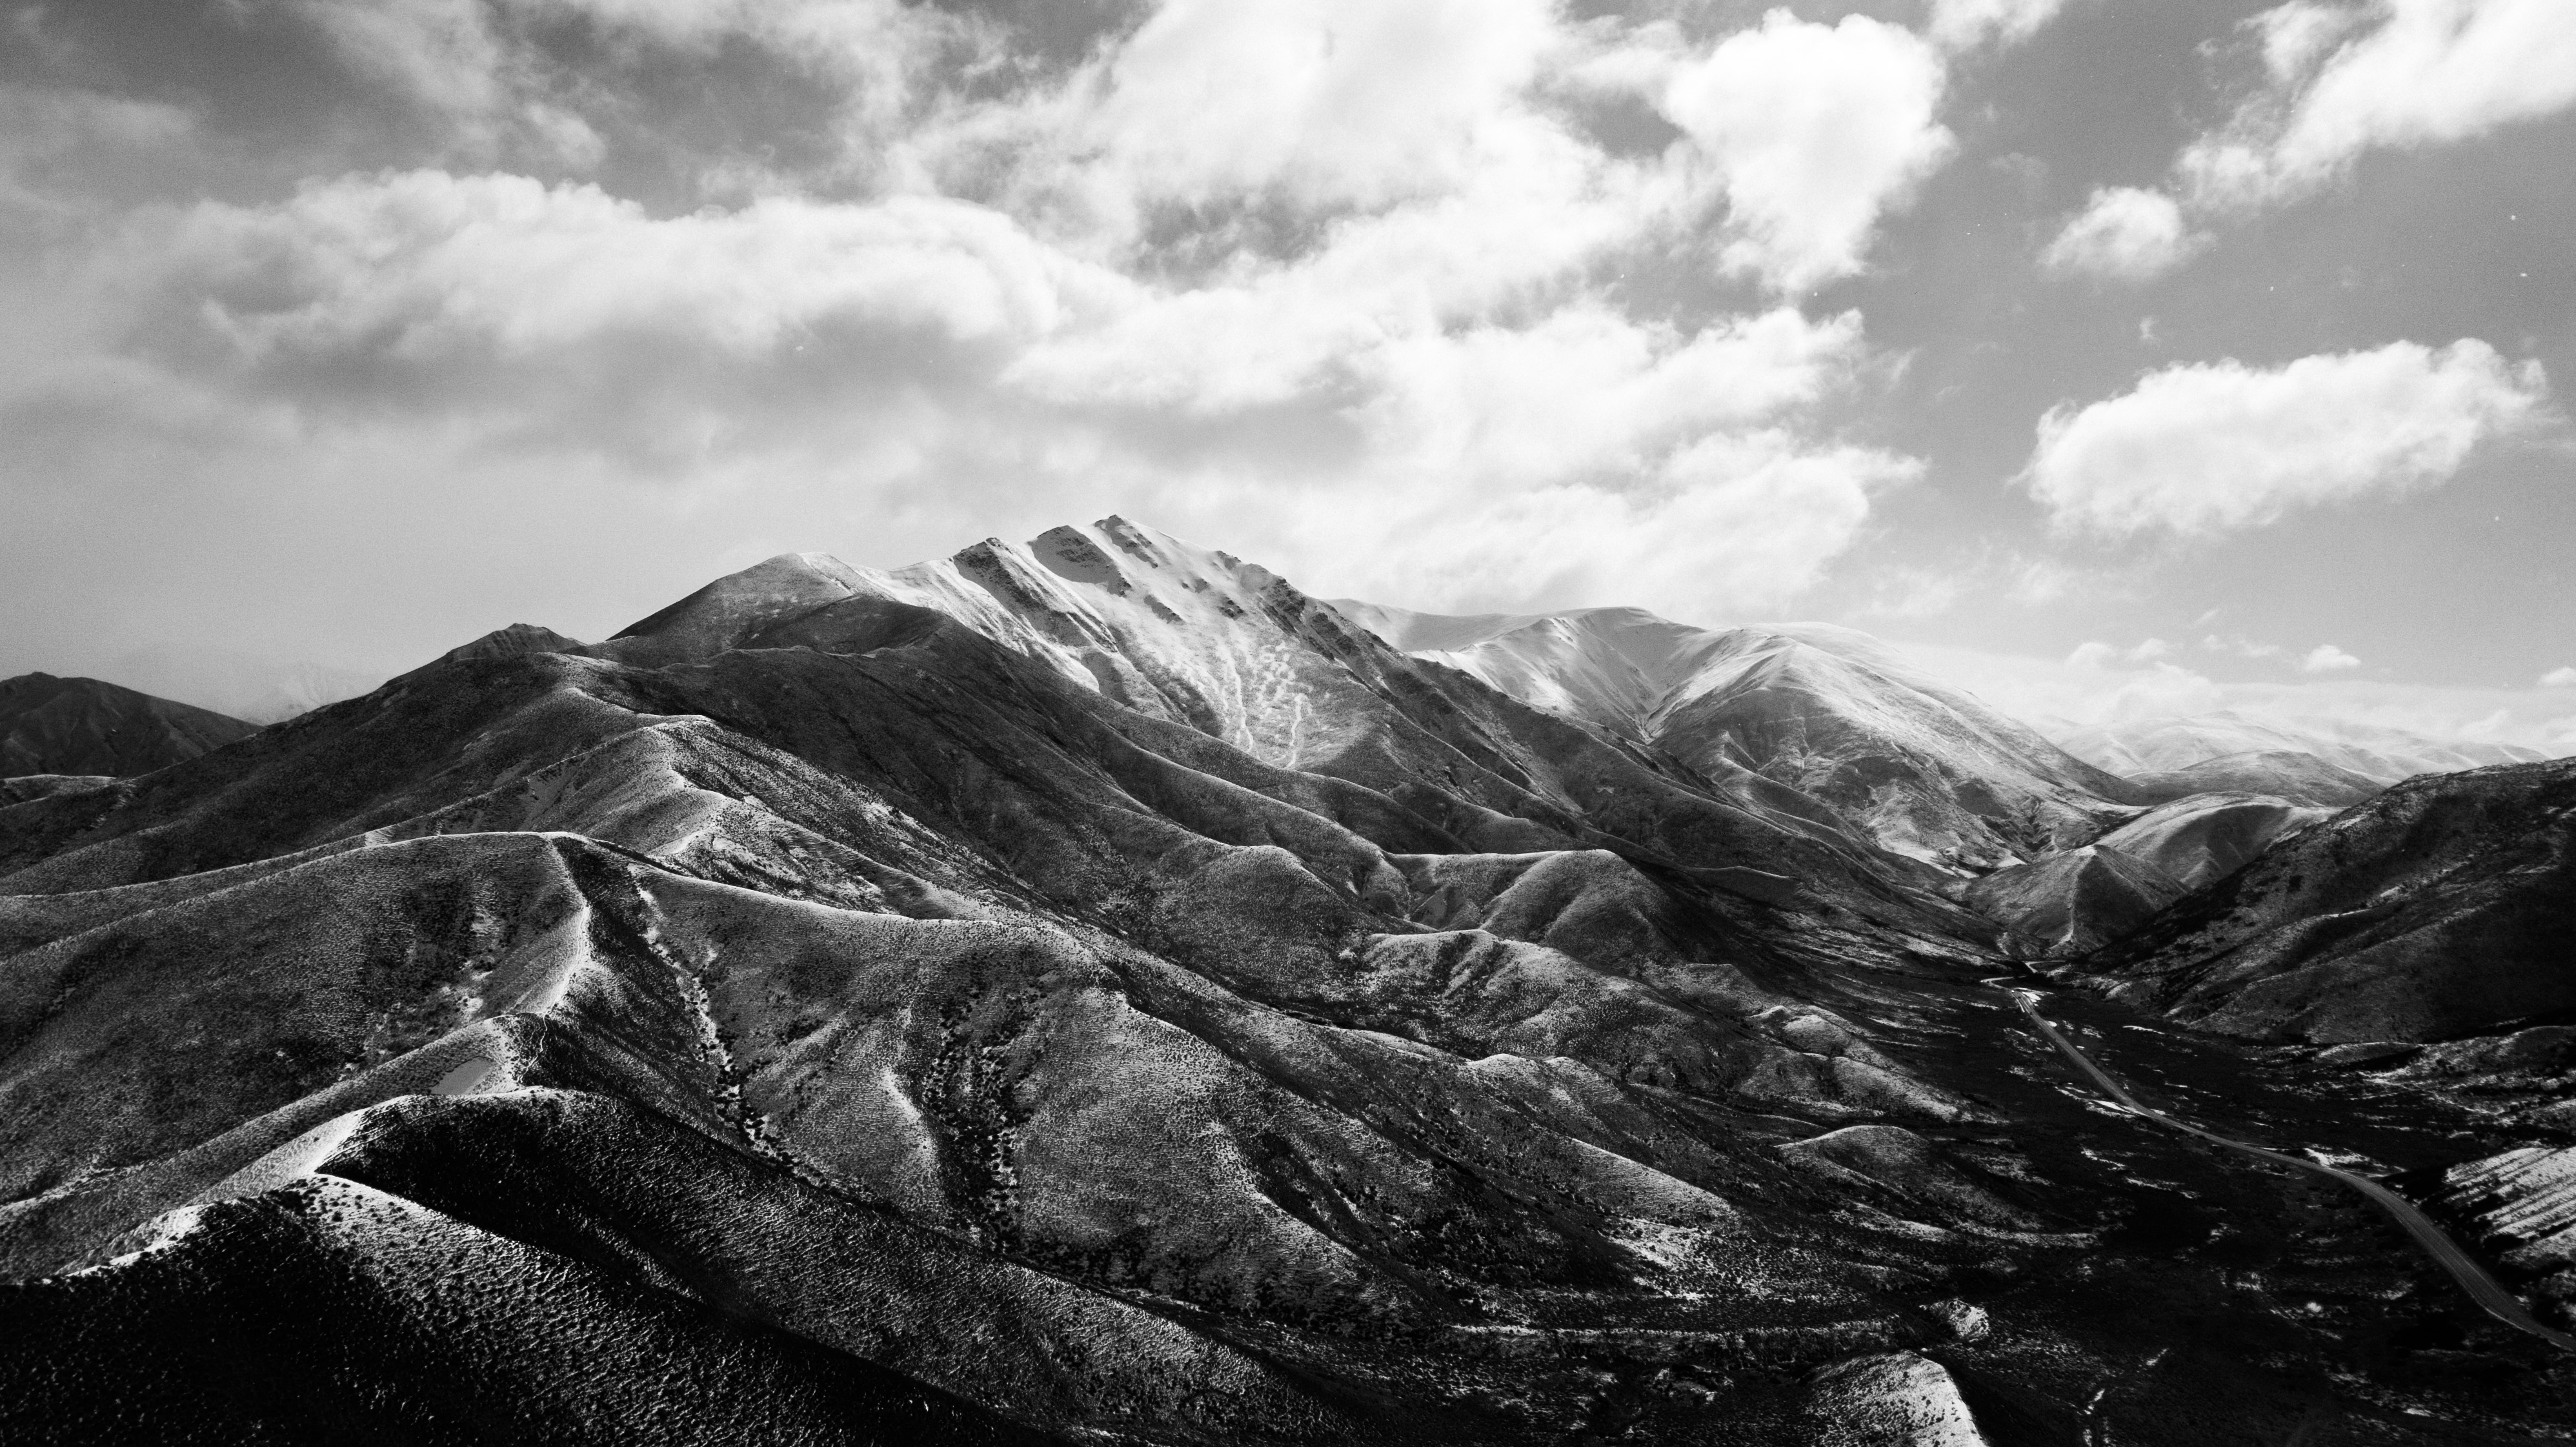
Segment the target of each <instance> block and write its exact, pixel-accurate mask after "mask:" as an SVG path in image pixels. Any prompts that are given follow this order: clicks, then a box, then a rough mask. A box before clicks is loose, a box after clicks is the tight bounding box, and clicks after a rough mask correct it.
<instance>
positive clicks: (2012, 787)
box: [1334, 601, 2135, 870]
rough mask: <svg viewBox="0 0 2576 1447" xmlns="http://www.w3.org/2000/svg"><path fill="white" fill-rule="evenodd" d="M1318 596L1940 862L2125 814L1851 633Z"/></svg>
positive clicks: (1571, 709) (2064, 834) (1421, 648)
mask: <svg viewBox="0 0 2576 1447" xmlns="http://www.w3.org/2000/svg"><path fill="white" fill-rule="evenodd" d="M1334 606H1336V607H1338V608H1340V609H1342V610H1343V612H1344V613H1345V614H1346V615H1347V616H1349V617H1351V618H1352V619H1353V621H1355V622H1359V623H1361V624H1362V625H1363V626H1366V627H1368V628H1370V629H1372V630H1373V631H1376V632H1377V633H1378V634H1379V636H1381V637H1383V638H1386V639H1387V640H1388V641H1389V642H1390V643H1392V644H1394V645H1395V646H1398V647H1402V648H1406V649H1408V650H1409V651H1412V652H1413V653H1414V654H1415V655H1416V656H1417V657H1421V658H1425V659H1429V660H1432V661H1435V662H1440V663H1446V664H1448V665H1450V666H1452V667H1455V668H1459V669H1463V670H1465V671H1466V672H1468V673H1471V674H1473V675H1475V676H1476V677H1478V678H1481V679H1483V680H1484V681H1485V682H1487V683H1489V684H1492V685H1493V686H1494V687H1496V688H1498V689H1501V690H1503V691H1504V692H1507V693H1510V694H1513V695H1515V696H1516V697H1519V698H1521V699H1524V700H1526V701H1528V702H1530V703H1534V704H1537V705H1539V706H1541V707H1544V708H1549V709H1553V710H1556V711H1558V712H1562V713H1566V714H1570V715H1572V716H1574V717H1577V718H1582V719H1585V720H1588V721H1590V722H1593V723H1595V724H1598V725H1600V726H1602V727H1604V728H1607V729H1610V730H1612V731H1614V732H1617V733H1619V734H1620V735H1622V736H1624V737H1627V738H1630V739H1633V740H1635V741H1637V742H1639V743H1641V744H1648V745H1652V746H1654V747H1656V748H1658V749H1660V750H1662V751H1664V752H1666V753H1668V754H1670V755H1672V756H1673V757H1675V758H1678V759H1680V760H1681V761H1682V762H1684V763H1686V764H1688V765H1690V766H1692V767H1693V768H1696V769H1699V770H1702V771H1703V772H1710V771H1722V770H1724V769H1727V768H1731V767H1741V768H1749V769H1752V770H1755V771H1757V772H1758V773H1760V774H1761V775H1762V776H1764V777H1766V778H1770V779H1774V780H1777V781H1778V782H1781V783H1784V784H1787V785H1789V786H1790V787H1792V788H1795V789H1798V790H1800V791H1802V792H1804V793H1806V794H1808V795H1810V796H1812V797H1815V798H1817V799H1820V800H1822V801H1823V802H1825V803H1827V804H1829V805H1831V806H1833V807H1834V808H1835V809H1836V810H1838V811H1839V812H1841V813H1842V814H1843V815H1844V817H1846V818H1849V819H1851V820H1853V821H1854V822H1855V823H1856V825H1857V826H1858V827H1860V828H1862V829H1863V830H1865V831H1866V832H1867V833H1868V834H1869V835H1870V836H1871V837H1873V838H1874V839H1876V840H1877V842H1878V843H1879V845H1880V846H1881V847H1882V848H1886V849H1889V850H1892V851H1894V852H1897V853H1900V854H1904V855H1908V856H1910V857H1913V858H1915V859H1919V860H1923V861H1925V862H1928V863H1932V864H1936V865H1940V866H1943V867H1947V868H1953V869H1971V870H1973V869H1990V868H1996V867H2000V866H2003V865H2008V864H2011V863H2014V862H2016V861H2017V860H2020V859H2023V858H2028V857H2031V856H2033V855H2036V854H2038V853H2042V852H2045V851H2047V850H2049V849H2052V848H2064V847H2068V846H2070V845H2073V844H2080V843H2082V842H2083V841H2084V840H2086V839H2089V838H2091V837H2093V836H2094V835H2096V834H2099V833H2100V832H2101V831H2102V830H2103V829H2104V828H2106V827H2109V826H2111V825H2113V824H2116V823H2119V822H2121V821H2122V820H2125V819H2126V818H2128V817H2129V816H2130V815H2131V814H2132V813H2134V812H2135V811H2134V809H2132V808H2130V807H2128V806H2127V804H2126V802H2125V801H2126V800H2127V798H2128V791H2127V790H2126V789H2125V787H2124V786H2123V785H2122V784H2121V783H2120V782H2119V781H2118V780H2117V779H2115V778H2112V777H2110V776H2108V775H2107V774H2105V773H2103V772H2102V771H2101V770H2099V769H2096V768H2094V767H2093V766H2091V765H2089V764H2087V763H2085V762H2084V761H2082V760H2080V759H2077V758H2075V757H2073V756H2071V755H2069V754H2068V753H2066V752H2065V751H2064V750H2062V749H2060V748H2058V747H2057V746H2056V745H2054V744H2051V743H2050V742H2048V740H2046V739H2044V738H2042V737H2041V736H2040V735H2039V734H2037V733H2036V732H2034V731H2032V730H2031V729H2029V728H2027V727H2024V726H2023V725H2021V724H2019V723H2016V722H2014V721H2013V720H2011V719H2008V718H2006V717H2004V716H2003V715H2002V714H1999V713H1997V712H1995V711H1994V710H1992V709H1990V708H1988V707H1986V706H1985V705H1984V704H1982V703H1979V702H1978V701H1977V700H1976V699H1974V698H1972V697H1970V696H1969V695H1967V694H1965V693H1962V692H1960V691H1958V690H1956V689H1952V688H1949V687H1947V686H1946V685H1943V684H1941V683H1939V682H1937V681H1935V680H1933V679H1931V678H1929V677H1926V676H1924V675H1923V674H1921V673H1918V672H1916V671H1915V670H1913V669H1912V668H1910V667H1909V666H1907V665H1906V664H1905V663H1904V662H1902V661H1901V660H1899V659H1898V658H1897V657H1895V656H1894V654H1893V653H1891V652H1890V651H1889V650H1887V649H1886V648H1884V647H1883V646H1881V645H1880V644H1878V643H1877V642H1876V641H1875V640H1873V639H1871V638H1869V637H1868V636H1867V635H1865V634H1861V633H1857V632H1854V631H1852V630H1850V629H1844V628H1834V627H1829V626H1826V625H1822V624H1789V625H1780V626H1775V627H1767V628H1728V629H1699V628H1691V627H1687V626H1685V625H1683V624H1679V623H1674V622H1672V621H1670V620H1668V619H1664V618H1659V617H1657V616H1655V615H1654V614H1652V613H1648V612H1645V611H1643V610H1641V609H1635V608H1587V609H1579V610H1575V611H1571V612H1566V613H1558V614H1550V615H1543V616H1535V617H1528V616H1511V615H1491V616H1487V617H1481V618H1463V617H1442V616H1438V615H1427V614H1418V613H1411V612H1408V611H1406V610H1403V609H1397V608H1389V607H1386V606H1383V605H1377V604H1367V603H1360V602H1355V601H1353V602H1343V601H1337V602H1336V603H1335V605H1334Z"/></svg>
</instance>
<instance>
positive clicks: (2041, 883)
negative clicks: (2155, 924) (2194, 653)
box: [1964, 789, 2377, 959]
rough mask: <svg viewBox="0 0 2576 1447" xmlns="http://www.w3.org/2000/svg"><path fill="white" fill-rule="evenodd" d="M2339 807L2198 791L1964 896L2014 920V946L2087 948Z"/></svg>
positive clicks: (2060, 953)
mask: <svg viewBox="0 0 2576 1447" xmlns="http://www.w3.org/2000/svg"><path fill="white" fill-rule="evenodd" d="M2373 792H2374V793H2375V792H2377V791H2376V790H2375V789H2374V790H2373ZM2333 813H2334V811H2333V810H2331V809H2322V808H2311V807H2303V806H2300V805H2296V804H2291V803H2288V802H2286V801H2284V800H2281V799H2277V798H2272V797H2268V796H2265V795H2259V794H2194V795H2192V796H2190V797H2188V798H2184V799H2178V800H2176V801H2174V802H2172V803H2170V804H2165V805H2161V806H2159V807H2157V808H2155V809H2151V810H2149V811H2147V812H2146V813H2144V814H2142V815H2140V816H2138V817H2137V818H2135V819H2133V820H2131V821H2129V822H2128V823H2126V824H2123V825H2121V826H2120V827H2119V828H2117V829H2114V830H2112V831H2111V832H2109V833H2108V834H2105V835H2103V836H2102V837H2101V838H2099V839H2096V840H2094V841H2093V842H2092V843H2091V844H2089V845H2087V846H2085V847H2084V848H2082V849H2077V850H2071V851H2068V852H2066V853H2062V854H2053V855H2050V856H2048V857H2046V858H2043V859H2040V860H2037V861H2034V862H2032V863H2029V864H2023V865H2017V866H2015V867H2013V868H2010V869H2000V870H1997V871H1995V872H1994V873H1992V874H1989V875H1987V876H1986V877H1985V878H1983V879H1980V880H1978V881H1977V882H1976V883H1974V884H1972V885H1970V886H1968V889H1967V893H1966V895H1965V896H1964V898H1965V899H1966V902H1967V903H1968V905H1969V907H1971V908H1973V909H1976V910H1978V911H1980V912H1982V913H1984V914H1985V915H1987V916H1988V917H1989V918H1992V919H1994V920H1995V921H1997V922H1998V923H2000V924H2003V925H2005V926H2007V928H2008V929H2009V931H2010V942H2011V944H2012V945H2013V947H2014V948H2016V949H2017V950H2019V951H2020V952H2022V953H2024V954H2031V955H2041V956H2047V957H2050V958H2059V959H2063V958H2069V957H2073V956H2078V955H2083V954H2087V953H2089V952H2091V951H2093V950H2097V949H2100V948H2102V947H2103V946H2104V945H2107V944H2110V943H2112V942H2113V941H2115V940H2118V939H2121V938H2122V937H2124V936H2126V935H2128V934H2130V933H2131V932H2133V931H2135V930H2136V929H2138V928H2139V927H2140V926H2142V925H2144V924H2146V923H2147V922H2148V920H2149V919H2150V918H2152V917H2153V916H2154V915H2155V914H2156V913H2157V912H2158V911H2159V910H2162V909H2163V908H2164V907H2165V906H2167V905H2169V904H2172V903H2173V902H2174V901H2175V900H2177V899H2180V898H2182V897H2183V896H2184V895H2186V894H2188V893H2190V892H2191V891H2192V890H2195V889H2199V888H2202V887H2204V886H2206V885H2208V884H2211V883H2213V882H2215V881H2217V880H2219V879H2223V878H2225V877H2226V876H2228V875H2230V874H2233V873H2235V872H2236V871H2237V870H2239V869H2242V868H2244V867H2245V866H2246V865H2247V864H2248V863H2250V862H2251V861H2253V860H2254V859H2255V858H2256V857H2257V856H2259V855H2260V854H2262V852H2263V851H2264V850H2265V849H2267V848H2269V847H2270V846H2271V845H2272V843H2273V841H2275V840H2277V839H2280V838H2282V837H2283V836H2285V835H2288V834H2292V833H2295V832H2296V831H2298V830H2300V829H2304V828H2306V827H2307V826H2309V825H2311V824H2314V823H2316V822H2318V821H2319V820H2322V819H2326V818H2329V817H2331V816H2332V815H2333Z"/></svg>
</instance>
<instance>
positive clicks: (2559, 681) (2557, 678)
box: [2540, 668, 2576, 688]
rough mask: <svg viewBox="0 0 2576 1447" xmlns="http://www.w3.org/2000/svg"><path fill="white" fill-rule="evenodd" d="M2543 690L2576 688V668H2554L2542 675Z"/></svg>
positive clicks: (2541, 684)
mask: <svg viewBox="0 0 2576 1447" xmlns="http://www.w3.org/2000/svg"><path fill="white" fill-rule="evenodd" d="M2540 686H2541V687H2542V688H2576V668H2553V669H2551V670H2549V671H2548V672H2547V673H2544V674H2542V675H2540Z"/></svg>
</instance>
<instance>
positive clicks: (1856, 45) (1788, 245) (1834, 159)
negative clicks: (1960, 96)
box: [1662, 10, 1954, 291]
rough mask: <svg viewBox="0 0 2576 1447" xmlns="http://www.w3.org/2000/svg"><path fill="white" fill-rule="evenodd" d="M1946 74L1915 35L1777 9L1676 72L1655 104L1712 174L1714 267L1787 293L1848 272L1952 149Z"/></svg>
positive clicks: (1868, 22)
mask: <svg viewBox="0 0 2576 1447" xmlns="http://www.w3.org/2000/svg"><path fill="white" fill-rule="evenodd" d="M1946 80H1947V72H1946V69H1945V66H1944V63H1943V61H1942V58H1941V55H1940V52H1939V51H1938V50H1936V49H1935V48H1934V47H1933V46H1932V45H1931V44H1930V43H1929V42H1928V41H1926V40H1925V39H1923V37H1921V36H1919V35H1916V34H1914V33H1913V32H1912V31H1909V30H1906V29H1903V28H1901V27H1899V26H1894V25H1888V24H1883V23H1881V22H1879V21H1875V20H1872V19H1869V18H1868V17H1866V16H1859V15H1853V16H1846V17H1844V18H1843V20H1842V21H1841V22H1840V23H1838V24H1835V25H1830V26H1828V25H1822V24H1816V23H1812V22H1807V21H1800V20H1798V19H1795V18H1794V17H1793V16H1791V15H1790V13H1789V12H1788V11H1786V10H1774V11H1772V12H1771V13H1770V14H1769V15H1767V16H1765V17H1764V18H1763V21H1762V23H1761V24H1760V25H1758V26H1756V27H1754V28H1753V29H1750V30H1743V31H1738V32H1737V33H1735V34H1734V35H1731V36H1728V37H1727V38H1726V39H1725V40H1723V41H1721V42H1719V44H1718V45H1717V46H1716V47H1715V48H1714V49H1712V50H1711V51H1709V53H1708V54H1707V55H1705V56H1702V57H1700V58H1698V59H1697V60H1693V61H1689V62H1687V63H1684V64H1682V65H1680V66H1678V67H1676V68H1675V70H1674V71H1673V73H1672V75H1671V78H1670V79H1669V81H1668V82H1667V83H1666V85H1665V88H1664V92H1663V96H1662V106H1663V111H1664V114H1665V116H1666V117H1667V118H1668V119H1670V120H1671V121H1672V122H1673V124H1674V125H1676V126H1679V127H1680V128H1681V129H1682V131H1683V132H1684V133H1685V134H1686V135H1687V136H1689V138H1690V139H1691V141H1692V143H1693V144H1694V145H1695V146H1696V147H1697V148H1698V149H1699V150H1700V151H1701V152H1703V153H1704V154H1705V155H1706V156H1707V157H1708V158H1709V159H1710V160H1711V161H1712V162H1713V163H1714V165H1715V166H1716V168H1717V170H1718V172H1719V175H1720V177H1721V178H1722V179H1721V185H1722V187H1723V190H1724V193H1725V197H1726V204H1727V226H1728V232H1729V239H1728V241H1727V242H1726V244H1725V247H1724V250H1723V252H1722V259H1723V261H1724V262H1725V264H1726V265H1727V266H1728V267H1730V268H1733V269H1736V270H1739V271H1744V272H1749V273H1752V274H1755V275H1758V276H1760V277H1762V278H1763V279H1764V280H1765V281H1767V282H1769V283H1770V284H1771V285H1773V286H1775V287H1778V288H1780V289H1782V290H1787V291H1796V290H1801V289H1803V288H1806V287H1810V286H1813V285H1816V284H1817V283H1820V282H1823V281H1828V280H1831V279H1833V278H1835V277H1839V276H1848V275H1850V274H1852V273H1853V272H1855V271H1858V270H1859V269H1860V268H1861V265H1862V261H1863V257H1864V255H1865V253H1866V251H1867V249H1868V245H1869V240H1870V236H1871V233H1872V231H1873V229H1874V228H1875V227H1876V226H1877V224H1878V220H1879V217H1880V216H1881V215H1882V214H1884V213H1885V212H1887V211H1889V210H1891V209H1894V208H1897V207H1901V206H1903V205H1904V204H1906V202H1907V201H1908V200H1910V199H1911V197H1912V195H1913V193H1914V189H1915V188H1916V187H1917V186H1918V185H1920V184H1921V183H1922V181H1923V180H1924V178H1925V177H1927V176H1929V175H1930V174H1931V173H1932V172H1933V171H1934V170H1935V169H1936V168H1937V167H1939V165H1940V164H1941V163H1942V162H1943V161H1944V160H1946V159H1948V157H1949V155H1950V153H1951V151H1952V149H1953V145H1954V142H1953V139H1952V137H1951V135H1950V132H1949V130H1948V129H1947V128H1945V127H1944V126H1942V125H1941V124H1940V123H1939V121H1938V120H1937V119H1936V117H1937V115H1938V112H1939V109H1940V104H1941V95H1942V90H1943V87H1944V85H1945V84H1946Z"/></svg>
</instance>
